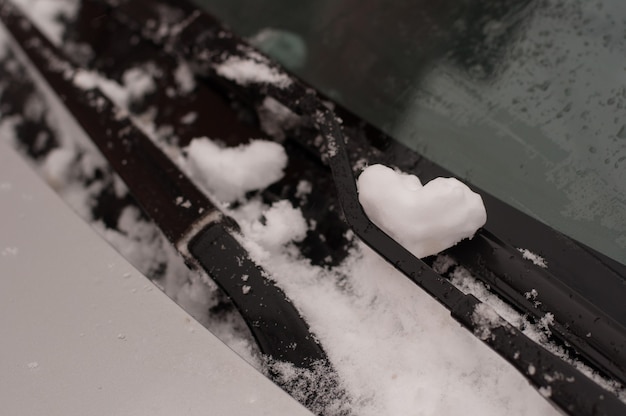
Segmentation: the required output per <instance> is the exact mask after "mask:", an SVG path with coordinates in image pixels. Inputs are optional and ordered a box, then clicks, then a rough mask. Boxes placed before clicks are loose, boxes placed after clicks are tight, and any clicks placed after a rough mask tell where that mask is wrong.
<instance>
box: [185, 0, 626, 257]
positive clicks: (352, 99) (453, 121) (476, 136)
mask: <svg viewBox="0 0 626 416" xmlns="http://www.w3.org/2000/svg"><path fill="white" fill-rule="evenodd" d="M196 1H197V2H198V3H201V4H204V5H206V6H207V8H208V9H209V10H210V11H212V12H213V13H215V14H216V15H217V16H219V17H220V18H222V19H224V20H225V21H226V22H227V23H228V24H230V25H231V26H232V27H233V28H234V29H235V30H236V31H237V32H239V33H240V34H242V35H243V36H248V37H250V38H251V39H252V41H253V42H254V43H256V44H257V45H258V46H259V47H261V48H262V49H264V50H266V51H267V52H268V53H269V54H271V55H272V56H274V57H275V58H276V59H278V60H280V61H282V62H283V63H284V64H285V65H286V66H288V67H289V68H291V69H292V70H294V71H295V72H296V73H297V74H298V75H300V76H301V77H303V78H304V79H305V80H307V81H308V82H310V83H311V84H313V85H315V86H317V87H318V88H320V89H321V90H323V91H324V92H325V93H327V94H329V95H331V96H333V97H334V98H335V99H337V100H338V101H339V102H341V103H342V104H344V105H345V106H346V107H348V108H349V109H351V110H352V111H354V112H356V113H357V114H359V115H360V116H362V117H363V118H365V119H367V120H368V121H370V122H372V123H373V124H375V125H377V126H378V127H380V128H382V129H383V130H385V131H386V132H388V133H390V134H391V135H392V136H394V137H395V138H397V139H399V140H401V141H402V142H404V143H405V144H407V145H409V146H410V147H412V148H414V149H416V150H418V151H419V152H421V153H422V154H424V155H426V156H427V157H429V158H430V159H432V160H434V161H436V162H437V163H439V164H441V165H443V166H444V167H446V168H448V169H449V170H451V171H453V172H454V173H455V174H456V175H458V176H459V177H462V178H464V179H467V180H470V181H471V182H472V183H474V184H476V185H477V186H480V187H481V188H483V189H485V190H487V191H488V192H491V193H493V194H495V195H496V196H498V197H499V198H501V199H503V200H505V201H506V202H508V203H510V204H512V205H513V206H515V207H517V208H519V209H521V210H522V211H524V212H526V213H528V214H530V215H532V216H534V217H536V218H537V219H539V220H541V221H543V222H545V223H547V224H549V225H551V226H552V227H554V228H556V229H558V230H560V231H562V232H564V233H566V234H568V235H570V236H572V237H574V238H575V239H577V240H580V241H582V242H584V243H585V244H588V245H590V246H591V247H594V248H595V249H597V250H599V251H601V252H604V253H605V254H607V255H609V256H610V257H613V258H615V259H617V260H619V261H621V262H622V263H626V3H625V2H623V1H622V0H605V1H602V0H592V1H587V0H578V1H574V0H560V1H557V0H547V1H532V0H491V1H487V0H483V1H469V0H468V1H458V0H447V1H437V0H421V1H415V0H413V1H407V0H405V1H395V2H383V1H380V0H377V1H368V0H358V1H357V0H341V1H337V0H323V1H319V0H316V1H313V0H308V1H300V2H292V1H288V0H256V1H250V0H236V1H233V0H228V1H226V0H196ZM389 3H391V4H389Z"/></svg>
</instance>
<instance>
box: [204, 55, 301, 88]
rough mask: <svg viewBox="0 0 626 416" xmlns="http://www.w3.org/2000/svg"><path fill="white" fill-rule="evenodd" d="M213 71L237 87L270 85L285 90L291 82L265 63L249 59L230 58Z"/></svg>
mask: <svg viewBox="0 0 626 416" xmlns="http://www.w3.org/2000/svg"><path fill="white" fill-rule="evenodd" d="M215 71H216V72H217V73H218V74H219V75H221V76H223V77H225V78H228V79H230V80H232V81H235V82H236V83H237V84H239V85H248V84H251V83H266V84H272V85H275V86H277V87H280V88H286V87H288V86H289V85H290V84H291V80H290V79H289V77H288V76H287V75H285V74H282V73H280V72H278V70H276V69H275V68H271V67H270V66H269V65H268V64H267V63H266V62H260V61H259V60H256V59H254V58H253V57H250V58H240V57H236V56H232V57H230V58H228V59H226V60H225V61H224V62H222V63H221V64H219V65H216V66H215Z"/></svg>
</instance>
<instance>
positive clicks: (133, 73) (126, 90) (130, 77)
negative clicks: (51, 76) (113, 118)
mask: <svg viewBox="0 0 626 416" xmlns="http://www.w3.org/2000/svg"><path fill="white" fill-rule="evenodd" d="M73 82H74V85H76V86H77V87H79V88H82V89H84V90H89V89H92V88H99V89H100V90H101V91H102V93H103V94H104V95H106V96H107V97H108V98H109V99H110V100H111V101H113V103H114V104H115V105H117V106H118V107H119V108H120V109H123V110H127V109H128V106H129V105H130V103H132V102H134V101H137V100H140V99H142V98H143V97H145V96H146V94H149V93H151V92H153V91H154V90H155V89H156V84H155V82H154V77H153V75H152V74H151V72H150V71H148V70H147V69H146V68H141V67H139V68H130V69H128V70H126V71H125V72H124V74H123V75H122V84H120V83H118V82H116V81H114V80H111V79H108V78H106V77H103V76H102V75H100V74H98V73H97V72H93V71H89V70H85V69H78V70H76V72H75V73H74V77H73Z"/></svg>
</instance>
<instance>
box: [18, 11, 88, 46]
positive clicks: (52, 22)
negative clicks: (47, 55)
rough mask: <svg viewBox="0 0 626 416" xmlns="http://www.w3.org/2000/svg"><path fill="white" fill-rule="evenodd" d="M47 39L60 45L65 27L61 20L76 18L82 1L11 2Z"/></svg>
mask: <svg viewBox="0 0 626 416" xmlns="http://www.w3.org/2000/svg"><path fill="white" fill-rule="evenodd" d="M11 2H13V3H15V5H17V6H19V7H20V9H21V10H22V12H23V13H24V14H25V15H26V16H28V18H29V19H30V20H32V21H33V22H34V23H35V25H36V26H37V27H38V28H39V30H41V31H42V32H43V33H44V34H45V35H46V37H47V38H49V39H50V40H51V41H52V42H53V43H55V44H57V45H60V44H61V42H62V40H63V39H62V35H63V30H64V26H63V24H62V23H61V18H68V17H71V16H74V15H75V14H76V12H77V11H78V7H79V6H80V0H11Z"/></svg>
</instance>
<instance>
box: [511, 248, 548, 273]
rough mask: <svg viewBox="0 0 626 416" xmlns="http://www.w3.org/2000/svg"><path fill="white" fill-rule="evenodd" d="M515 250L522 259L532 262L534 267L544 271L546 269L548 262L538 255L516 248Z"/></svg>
mask: <svg viewBox="0 0 626 416" xmlns="http://www.w3.org/2000/svg"><path fill="white" fill-rule="evenodd" d="M517 250H518V251H519V252H520V253H522V257H523V258H524V259H526V260H530V261H532V262H533V263H534V264H535V265H536V266H539V267H541V268H544V269H547V268H548V262H547V261H546V259H544V258H543V257H541V256H540V255H539V254H535V253H533V252H532V251H530V250H528V249H525V248H518V249H517Z"/></svg>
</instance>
